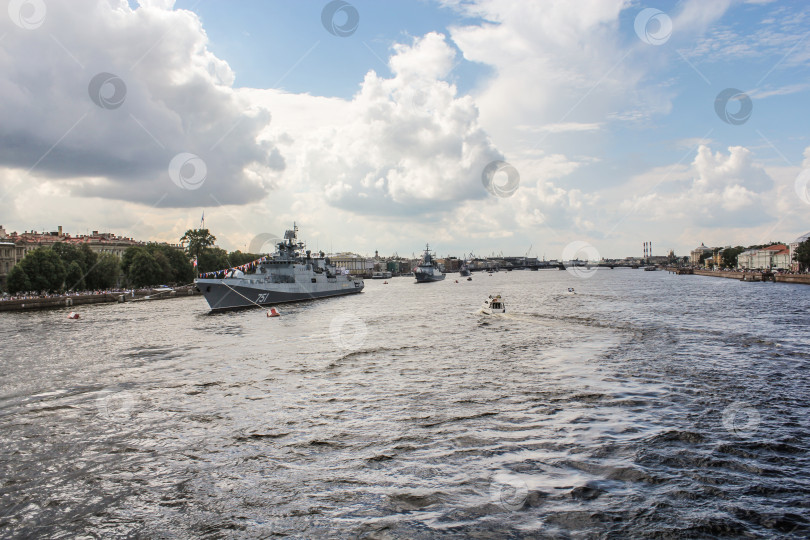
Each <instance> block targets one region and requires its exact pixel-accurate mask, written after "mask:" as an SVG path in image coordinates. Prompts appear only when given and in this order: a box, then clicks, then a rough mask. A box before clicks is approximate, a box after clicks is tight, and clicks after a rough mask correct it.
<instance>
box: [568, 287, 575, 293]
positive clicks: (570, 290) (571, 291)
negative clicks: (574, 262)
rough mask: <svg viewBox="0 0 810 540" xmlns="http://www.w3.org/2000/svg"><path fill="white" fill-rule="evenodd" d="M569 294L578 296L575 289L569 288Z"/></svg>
mask: <svg viewBox="0 0 810 540" xmlns="http://www.w3.org/2000/svg"><path fill="white" fill-rule="evenodd" d="M567 294H577V292H576V291H575V290H574V288H573V287H568V293H567Z"/></svg>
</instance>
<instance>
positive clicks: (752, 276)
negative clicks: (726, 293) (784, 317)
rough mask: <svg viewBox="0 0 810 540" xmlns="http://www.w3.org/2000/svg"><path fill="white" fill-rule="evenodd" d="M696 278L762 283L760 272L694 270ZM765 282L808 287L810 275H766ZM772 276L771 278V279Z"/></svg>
mask: <svg viewBox="0 0 810 540" xmlns="http://www.w3.org/2000/svg"><path fill="white" fill-rule="evenodd" d="M693 273H694V275H696V276H709V277H720V278H728V279H738V280H740V281H763V274H762V273H761V272H736V271H717V272H715V271H712V270H695V271H694V272H693ZM767 276H768V277H767V278H766V279H765V281H775V282H777V283H802V284H804V285H810V274H767ZM771 276H772V277H771Z"/></svg>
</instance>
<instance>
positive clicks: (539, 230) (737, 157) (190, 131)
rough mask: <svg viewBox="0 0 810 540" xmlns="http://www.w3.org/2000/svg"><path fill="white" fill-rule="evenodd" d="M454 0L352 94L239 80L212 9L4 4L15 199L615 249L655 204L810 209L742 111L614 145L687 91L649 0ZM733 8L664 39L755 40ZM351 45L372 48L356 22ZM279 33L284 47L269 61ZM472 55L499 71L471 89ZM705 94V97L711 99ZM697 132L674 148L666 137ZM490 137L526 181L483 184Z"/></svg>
mask: <svg viewBox="0 0 810 540" xmlns="http://www.w3.org/2000/svg"><path fill="white" fill-rule="evenodd" d="M443 4H446V5H449V6H451V7H452V8H453V9H455V10H457V11H458V12H459V13H461V14H462V15H463V16H464V18H463V19H460V20H462V21H463V23H459V24H457V25H451V26H450V27H448V28H446V29H444V31H443V32H442V31H430V32H426V33H423V34H419V35H415V36H410V35H405V36H403V35H402V34H400V35H397V36H396V37H395V38H391V40H390V41H389V43H390V49H389V52H390V54H389V56H388V58H387V59H386V64H387V68H388V73H384V72H383V71H384V70H381V69H371V68H369V69H367V70H366V71H365V76H364V77H363V78H362V79H361V80H358V81H357V91H356V93H355V94H354V95H353V96H351V97H350V98H348V97H347V98H338V97H324V96H321V95H315V94H314V93H300V92H299V93H293V92H284V91H281V90H279V89H274V88H267V89H262V88H238V87H235V85H234V81H235V74H234V73H233V71H232V69H231V67H230V65H229V63H228V62H227V61H226V60H225V59H223V58H220V57H218V56H217V55H215V54H214V53H212V52H211V43H210V41H209V37H208V34H207V33H206V28H205V27H204V25H203V20H202V19H201V18H200V17H199V16H198V15H196V14H195V13H193V12H190V11H185V10H176V9H172V8H173V6H174V2H173V1H171V0H149V1H145V0H144V1H141V2H140V7H139V8H137V9H134V10H133V9H131V8H130V7H129V5H128V3H127V2H126V1H125V0H111V1H107V0H76V2H75V3H73V4H72V5H71V6H70V7H67V6H66V5H64V4H58V3H56V2H49V3H48V4H47V6H48V11H47V16H46V18H45V20H44V23H43V25H42V26H41V27H39V28H36V29H32V30H24V29H22V28H19V27H18V26H16V25H14V24H13V23H12V22H11V20H10V19H8V18H3V17H0V19H2V22H0V35H3V34H5V37H3V38H2V39H0V97H2V98H3V99H2V100H0V112H1V113H2V114H3V119H4V120H3V122H2V123H0V191H2V194H0V213H2V216H3V219H2V220H0V222H5V223H4V224H8V223H9V222H12V223H26V224H27V223H31V226H33V225H35V224H37V225H38V224H40V223H42V222H43V221H46V220H54V219H55V220H58V221H59V222H60V223H62V224H67V223H70V222H71V221H77V222H81V223H84V224H87V227H90V228H99V226H100V225H98V224H97V223H95V222H94V220H98V217H97V216H99V215H101V216H104V218H103V219H104V221H105V222H106V223H107V224H109V225H110V226H111V227H117V228H119V230H117V231H115V232H120V233H123V234H133V235H136V236H142V237H143V236H148V237H151V238H156V239H161V240H169V241H176V239H177V238H179V235H181V234H182V232H183V230H184V228H187V227H189V226H191V225H193V224H194V223H195V222H196V220H197V219H198V215H199V212H200V210H201V209H202V208H205V209H206V218H207V219H216V220H217V230H218V231H219V234H218V236H219V237H220V239H221V240H222V241H223V242H224V245H226V247H232V248H237V247H238V248H240V249H244V247H245V244H246V243H248V242H249V241H250V239H251V238H252V236H254V235H256V234H258V233H260V232H267V231H268V230H269V231H270V232H279V231H281V230H283V229H284V228H287V227H289V224H290V223H289V222H291V221H293V220H297V221H298V222H299V223H302V226H303V227H302V230H303V231H309V232H308V233H306V232H305V234H307V235H308V236H309V237H310V238H312V237H316V238H318V239H319V241H321V242H322V244H321V247H324V246H325V245H327V244H328V243H331V239H332V238H335V237H340V238H343V239H345V241H344V242H343V244H344V245H341V246H339V247H340V248H341V249H354V250H357V251H363V250H365V251H367V252H368V251H373V250H374V249H377V248H379V249H381V251H384V250H386V249H388V250H392V251H393V250H396V249H403V250H408V251H409V250H413V249H418V247H419V246H418V245H416V246H415V247H414V245H413V244H423V243H424V241H426V240H429V241H431V243H433V241H434V240H433V239H434V238H435V239H436V241H438V242H440V243H441V245H443V246H449V248H452V249H464V250H466V251H469V250H473V249H478V248H479V247H480V249H481V250H482V251H484V250H486V249H494V248H495V246H498V245H505V246H507V248H508V249H513V248H514V249H517V247H518V246H523V249H524V250H525V247H526V246H527V245H529V244H532V243H534V244H535V245H539V244H543V245H546V246H554V248H553V249H558V248H559V247H560V246H563V245H565V244H567V243H569V242H570V241H573V240H589V241H592V242H594V244H595V245H597V243H598V245H597V247H598V248H599V249H600V252H602V253H603V254H604V255H608V256H610V255H614V256H618V255H621V254H627V253H626V250H627V249H630V247H631V246H635V244H636V243H638V242H637V235H638V234H639V225H640V224H644V226H645V228H646V229H648V230H645V232H644V234H645V235H647V234H649V235H655V237H656V238H661V240H662V242H669V243H670V244H671V245H672V247H680V248H685V247H688V246H690V245H691V244H692V243H693V242H692V241H690V240H689V239H688V237H687V236H686V235H687V234H706V231H710V230H713V229H723V228H726V229H728V230H729V231H732V232H731V233H729V234H733V235H745V234H748V233H747V232H746V231H754V230H758V229H761V228H762V227H768V226H771V225H772V224H773V223H776V224H777V225H780V226H783V227H797V226H798V227H801V219H800V218H799V217H796V216H799V215H800V214H799V213H800V211H801V209H802V207H801V206H800V205H799V204H797V202H796V201H795V200H793V199H789V198H788V196H789V193H790V192H789V191H788V190H787V187H788V178H789V177H790V175H794V177H795V174H797V173H798V169H797V166H796V165H790V166H785V165H784V164H782V165H781V166H780V167H781V168H780V167H774V166H766V165H764V164H763V163H762V162H761V160H760V159H759V155H760V153H759V152H761V150H757V149H756V148H755V147H754V145H752V144H750V142H749V143H742V142H739V141H737V140H736V139H735V136H736V135H737V134H738V133H742V130H741V129H740V130H738V131H737V132H732V133H731V134H730V135H729V134H725V133H723V134H720V133H713V134H712V141H711V142H706V141H703V142H702V143H701V144H699V145H697V144H695V143H696V141H698V140H702V138H700V136H701V135H703V137H706V134H705V132H706V130H705V129H699V128H693V129H691V130H688V129H687V130H686V131H679V132H678V134H677V135H673V137H672V140H670V141H668V142H667V143H666V144H663V145H661V147H663V148H664V150H661V148H654V149H653V150H651V149H650V148H638V149H635V148H627V149H622V150H623V151H624V152H626V153H622V154H620V155H619V156H618V157H617V156H614V155H609V152H610V151H611V150H610V149H611V145H612V144H614V143H615V140H616V139H617V138H618V137H619V135H618V134H620V133H623V132H624V131H627V130H631V131H632V130H635V133H636V135H635V136H636V137H638V138H637V139H636V140H639V139H643V138H644V132H645V130H649V132H652V130H653V128H654V127H656V124H657V123H660V122H662V121H664V119H667V121H669V120H672V117H673V115H672V111H673V107H674V106H675V103H676V102H677V100H678V98H679V96H678V89H677V88H675V86H674V85H673V84H672V83H671V80H670V78H671V77H672V76H671V75H670V74H669V72H668V71H667V70H669V69H672V68H671V65H672V64H673V62H674V61H678V62H681V60H680V59H679V57H678V56H677V54H676V53H675V51H674V49H670V50H668V52H667V51H666V49H665V47H655V46H650V45H647V44H645V43H642V42H641V41H640V40H638V39H635V36H634V35H630V36H628V35H626V33H622V32H623V31H624V30H626V29H627V26H628V25H627V19H628V16H631V15H633V14H634V13H635V11H636V10H637V9H638V6H636V5H635V4H633V3H631V2H629V1H624V0H610V1H606V0H604V1H603V0H582V1H581V2H577V3H573V4H574V5H573V7H572V2H566V1H563V0H559V1H549V2H547V3H542V4H532V3H522V4H521V3H515V2H510V1H506V0H480V1H477V2H457V1H451V0H447V1H446V2H443ZM731 9H733V6H732V5H731V4H730V3H729V2H717V3H710V4H706V3H703V2H697V1H687V2H684V3H682V4H680V5H679V6H678V8H677V11H676V12H674V13H672V14H671V15H672V18H673V25H674V27H675V28H676V30H678V31H679V32H678V33H677V35H675V34H673V38H672V39H673V41H676V40H679V41H678V44H679V45H680V44H681V43H684V42H687V41H688V40H695V45H693V46H692V51H691V52H689V51H687V52H686V54H685V57H687V58H703V57H705V55H708V54H710V52H711V51H712V50H717V51H721V52H720V53H718V55H719V56H718V57H720V58H722V57H723V55H732V54H737V55H742V56H746V55H748V52H746V51H736V52H734V51H732V50H731V49H729V48H728V46H729V45H728V43H727V38H728V39H731V38H729V37H728V36H733V35H736V34H735V31H732V30H730V29H729V28H725V29H724V27H723V26H722V25H718V23H717V21H718V20H720V19H722V18H723V17H724V15H725V14H726V12H727V11H728V10H731ZM365 16H366V12H364V13H363V17H365ZM629 18H630V19H632V17H629ZM361 20H363V21H366V20H367V19H365V18H361ZM631 22H632V21H631ZM764 24H765V23H764ZM796 24H797V22H796V21H781V22H779V23H767V24H765V26H767V28H768V31H769V32H770V33H771V34H769V35H771V39H770V42H769V43H768V44H766V46H767V47H770V49H768V50H771V51H772V50H778V49H779V47H780V46H781V47H787V46H793V44H795V40H793V41H791V39H788V38H787V37H785V36H782V35H781V34H779V32H780V31H781V30H780V29H782V30H784V31H787V30H790V31H791V32H792V31H793V30H795V28H796ZM630 32H632V28H631V29H630ZM704 32H705V35H704V34H703V33H704ZM723 32H726V33H725V34H723ZM724 36H725V37H724ZM779 36H781V37H779ZM336 39H338V38H336ZM341 39H346V40H351V39H353V38H352V37H348V38H341ZM724 39H725V40H726V41H724ZM740 42H741V43H744V44H745V46H746V47H753V48H756V47H759V46H760V44H757V43H754V42H750V40H742V39H741V40H740ZM344 43H347V42H346V41H342V42H341V44H344ZM364 45H365V47H364ZM316 46H320V47H325V46H326V45H325V44H321V45H317V43H316ZM356 46H357V50H358V51H360V52H361V53H363V54H368V46H367V45H366V44H365V43H361V42H359V41H358V42H357V43H356ZM673 47H674V45H673ZM798 49H801V51H798ZM803 50H804V49H803V48H802V47H798V48H797V51H798V52H799V53H801V54H804V53H803V52H802V51H803ZM279 54H280V52H279V51H270V54H269V55H268V57H269V59H270V60H269V61H275V57H276V56H277V55H279ZM667 54H668V56H667ZM801 54H800V56H801ZM729 57H731V56H729ZM673 59H675V60H673ZM374 61H375V62H376V61H377V60H376V59H374ZM715 61H716V58H715ZM797 61H799V60H797V58H794V57H790V63H791V65H795V63H796V62H797ZM306 62H307V59H306V57H303V58H302V59H301V60H300V63H296V64H295V66H298V67H296V69H305V66H306ZM464 62H467V63H476V64H479V65H483V66H486V67H487V68H488V69H489V70H490V71H489V72H488V74H487V75H486V76H481V78H480V79H479V80H477V81H476V84H475V85H468V86H469V87H470V90H467V91H460V90H459V88H460V87H461V85H459V84H458V77H459V75H458V71H459V70H458V69H457V68H458V66H459V65H460V64H461V63H464ZM686 69H690V68H686ZM101 72H108V73H112V74H115V75H116V76H118V77H120V79H121V80H122V81H123V82H124V83H125V85H126V96H125V99H124V100H123V103H122V104H121V105H120V107H115V108H110V109H104V108H102V107H99V106H97V105H96V104H94V103H93V101H92V100H91V98H90V96H89V95H88V84H89V83H90V80H91V79H92V78H93V77H94V76H95V75H96V74H98V73H101ZM690 76H691V79H692V80H698V78H697V76H696V75H695V74H694V73H691V72H690ZM698 82H699V83H700V84H703V82H702V81H698ZM774 84H775V85H776V86H769V84H768V82H767V81H766V82H765V83H764V84H763V85H762V86H761V90H759V91H758V93H757V94H755V95H753V97H754V98H757V97H758V98H763V97H768V96H773V97H774V99H773V100H771V102H774V101H776V100H777V99H778V98H779V96H783V95H794V94H801V93H802V92H805V91H806V88H807V85H805V84H803V83H801V82H793V81H787V82H784V81H780V82H779V83H778V84H777V83H774ZM106 90H107V91H108V90H110V87H107V88H106ZM709 93H711V94H712V96H711V98H713V96H714V95H715V94H716V91H715V89H713V88H711V89H709ZM107 97H109V96H107ZM758 103H759V102H758ZM706 109H707V111H709V114H712V110H711V102H708V105H707V107H706ZM757 113H760V109H757ZM676 116H677V115H676ZM712 119H713V120H714V121H715V122H716V123H719V122H720V121H719V119H716V118H714V117H712ZM721 127H722V125H721ZM769 128H770V126H768V128H763V129H769ZM756 129H759V127H757V128H756ZM638 133H641V135H638ZM693 144H695V146H694V148H695V150H694V151H693V153H692V152H690V154H688V155H687V156H686V157H685V158H684V159H683V160H681V162H677V163H676V159H672V158H671V157H670V154H671V153H673V152H675V153H680V152H682V151H683V149H682V148H680V145H689V146H692V145H693ZM768 148H770V147H768ZM721 149H722V150H721ZM179 152H190V153H193V154H196V155H199V156H200V158H202V160H203V162H204V163H205V164H206V167H207V172H208V175H207V177H206V179H205V181H204V183H203V185H202V186H201V187H200V188H199V189H196V190H183V189H181V188H179V187H178V186H176V185H175V184H173V183H172V182H171V180H170V178H169V175H168V165H169V162H170V161H171V159H172V157H174V156H175V155H176V154H177V153H179ZM655 152H658V153H657V154H656V153H655ZM43 156H44V157H43ZM639 156H640V157H639ZM493 160H505V161H508V162H509V163H511V164H512V165H514V166H515V167H516V168H517V170H518V171H519V173H520V188H519V189H518V191H517V192H516V193H515V194H514V195H513V196H512V197H509V198H504V199H500V198H497V197H494V196H492V195H490V194H489V193H488V192H487V191H486V190H485V189H484V186H483V185H482V181H481V174H482V171H483V168H484V167H485V166H486V165H487V164H488V163H489V162H491V161H493ZM619 160H623V161H625V162H626V163H627V165H628V166H627V168H626V169H621V168H618V169H617V167H616V164H615V162H616V161H619ZM631 165H632V166H631ZM32 166H33V170H32V171H31V172H30V174H29V173H27V171H28V169H30V168H32ZM583 178H584V180H583ZM794 199H795V197H794ZM119 201H122V202H119ZM110 205H114V206H117V207H118V209H117V210H111V209H109V208H108V207H109V206H110ZM153 205H154V207H153ZM183 207H185V208H183ZM77 216H82V217H77ZM784 216H791V217H790V218H789V219H786V220H785V219H780V218H784ZM674 223H678V224H681V225H682V226H679V227H674V226H673V224H674ZM53 225H55V223H54V224H52V226H53ZM21 228H22V227H21ZM674 228H677V229H678V231H676V232H673V229H674ZM79 229H80V230H83V229H84V226H80V227H79ZM121 229H123V230H121ZM707 237H708V236H707ZM415 238H418V240H419V241H418V242H416V241H415V240H414V239H415ZM645 239H646V238H645ZM473 241H475V242H476V244H475V245H470V244H471V243H473ZM335 247H338V246H335ZM552 251H553V250H551V249H550V250H549V255H550V256H551V257H555V256H557V255H558V254H556V253H552Z"/></svg>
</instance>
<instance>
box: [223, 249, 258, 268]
mask: <svg viewBox="0 0 810 540" xmlns="http://www.w3.org/2000/svg"><path fill="white" fill-rule="evenodd" d="M260 257H261V255H257V254H255V253H242V252H241V251H239V250H236V251H232V252H231V253H229V254H228V261H229V262H230V266H232V267H233V266H240V265H243V264H245V263H249V262H253V261H255V260H256V259H258V258H260Z"/></svg>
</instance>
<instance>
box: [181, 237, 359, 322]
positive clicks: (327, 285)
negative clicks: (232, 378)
mask: <svg viewBox="0 0 810 540" xmlns="http://www.w3.org/2000/svg"><path fill="white" fill-rule="evenodd" d="M276 247H277V250H276V252H275V253H273V254H271V255H268V256H267V257H264V258H262V259H260V260H259V261H258V262H257V263H256V264H255V265H252V272H250V273H244V272H242V271H240V270H238V269H234V268H231V269H230V270H227V271H224V272H223V273H222V274H221V275H220V276H217V277H216V278H215V279H209V278H198V279H195V280H194V283H195V285H196V286H197V289H198V290H199V291H200V292H201V293H202V294H203V295H204V296H205V299H206V300H207V301H208V305H209V306H211V310H212V311H224V310H229V309H237V308H245V307H250V306H267V305H272V304H282V303H285V302H298V301H301V300H314V299H318V298H328V297H330V296H342V295H346V294H356V293H359V292H360V291H362V290H363V286H364V283H363V280H362V279H359V278H355V277H353V276H351V275H349V273H348V271H345V270H343V271H341V270H340V269H337V268H335V266H334V265H332V264H331V262H330V260H329V257H325V256H324V254H323V252H321V253H320V254H319V256H318V255H315V256H313V254H312V252H311V251H310V250H306V251H304V248H305V244H304V243H303V242H298V227H296V226H295V225H293V229H292V230H289V231H286V232H285V233H284V241H282V242H279V243H278V244H276Z"/></svg>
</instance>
